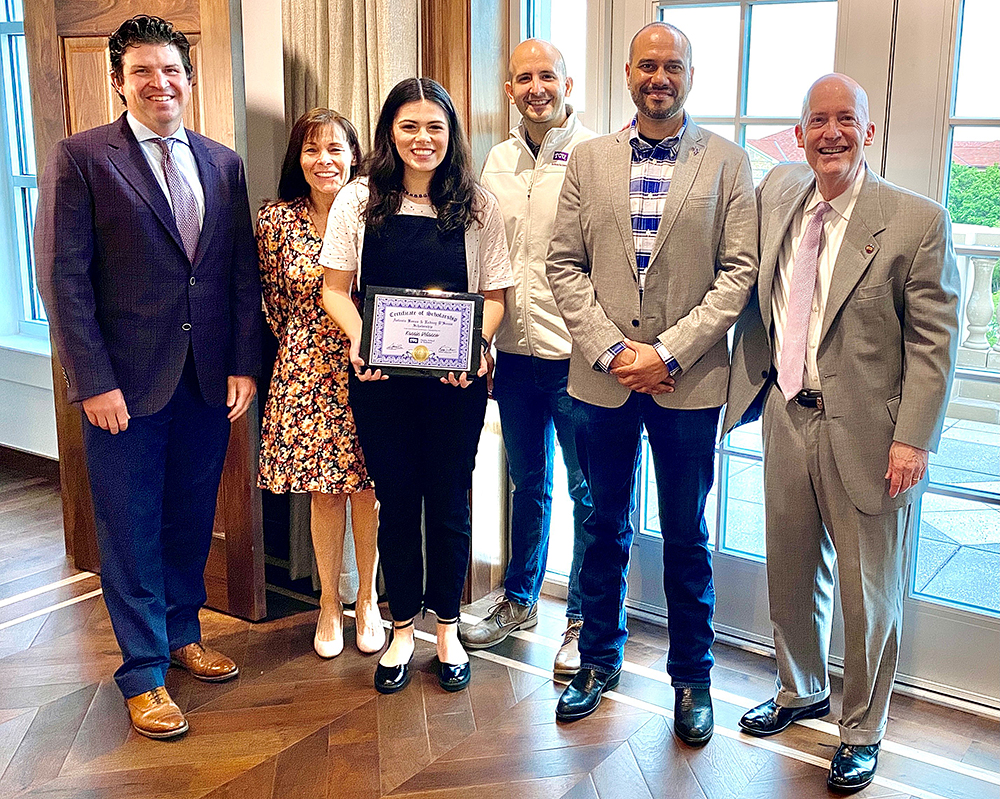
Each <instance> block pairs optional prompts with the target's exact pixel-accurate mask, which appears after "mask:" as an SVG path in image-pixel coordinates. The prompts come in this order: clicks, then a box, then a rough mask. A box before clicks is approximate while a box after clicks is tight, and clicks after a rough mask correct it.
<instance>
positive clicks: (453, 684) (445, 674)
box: [435, 616, 472, 693]
mask: <svg viewBox="0 0 1000 799" xmlns="http://www.w3.org/2000/svg"><path fill="white" fill-rule="evenodd" d="M458 620H459V617H458V616H456V617H455V618H454V619H438V624H456V625H457V624H458ZM435 660H437V664H438V684H439V685H440V686H441V687H442V688H444V690H446V691H451V692H452V693H454V692H455V691H461V690H462V689H463V688H465V686H467V685H468V684H469V679H470V678H471V677H472V669H471V668H470V666H469V661H465V663H458V664H455V663H445V662H444V661H443V660H441V659H440V658H435Z"/></svg>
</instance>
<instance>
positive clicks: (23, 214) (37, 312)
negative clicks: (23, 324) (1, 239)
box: [14, 188, 47, 322]
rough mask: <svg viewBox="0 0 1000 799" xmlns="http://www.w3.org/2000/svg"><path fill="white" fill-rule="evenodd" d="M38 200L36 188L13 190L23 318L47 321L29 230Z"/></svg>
mask: <svg viewBox="0 0 1000 799" xmlns="http://www.w3.org/2000/svg"><path fill="white" fill-rule="evenodd" d="M37 202H38V189H34V188H21V189H15V190H14V208H15V209H16V210H15V214H16V216H15V220H14V221H15V225H16V230H17V250H18V260H19V261H20V263H21V275H22V279H21V285H22V286H24V296H23V297H22V300H23V302H24V318H25V319H28V320H31V321H35V322H45V321H47V319H46V316H45V309H44V308H43V307H42V298H41V295H39V293H38V281H37V280H36V278H35V254H34V248H33V246H32V239H31V231H32V230H34V228H35V204H36V203H37Z"/></svg>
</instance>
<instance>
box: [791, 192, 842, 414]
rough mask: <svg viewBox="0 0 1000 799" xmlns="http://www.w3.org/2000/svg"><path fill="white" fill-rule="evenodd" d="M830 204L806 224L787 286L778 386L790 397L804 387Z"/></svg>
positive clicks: (822, 206) (817, 211) (814, 214)
mask: <svg viewBox="0 0 1000 799" xmlns="http://www.w3.org/2000/svg"><path fill="white" fill-rule="evenodd" d="M829 210H830V203H820V204H819V205H817V206H816V211H815V212H814V213H813V216H812V219H810V220H809V224H808V225H806V232H805V235H803V236H802V241H800V242H799V248H798V249H797V250H796V251H795V263H794V264H793V267H792V280H791V285H790V286H789V288H788V312H787V314H786V315H785V334H784V337H783V338H782V340H781V362H780V363H779V364H778V387H779V388H780V389H781V393H782V394H784V395H785V399H786V400H790V399H791V398H792V397H794V396H795V395H796V394H798V393H799V392H800V391H801V390H802V372H803V370H804V369H805V364H806V341H807V340H808V338H809V318H810V316H811V312H812V301H813V294H814V293H815V291H816V268H817V265H818V264H819V244H820V240H821V239H822V238H823V235H822V234H823V217H824V216H825V215H826V212H827V211H829Z"/></svg>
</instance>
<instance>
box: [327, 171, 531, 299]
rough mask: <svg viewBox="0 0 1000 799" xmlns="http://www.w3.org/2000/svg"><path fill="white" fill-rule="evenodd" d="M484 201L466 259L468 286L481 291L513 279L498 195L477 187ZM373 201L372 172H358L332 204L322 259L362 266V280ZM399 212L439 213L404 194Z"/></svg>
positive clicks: (331, 264) (332, 264) (469, 233)
mask: <svg viewBox="0 0 1000 799" xmlns="http://www.w3.org/2000/svg"><path fill="white" fill-rule="evenodd" d="M476 199H477V201H479V202H481V203H483V214H482V217H483V221H482V224H481V225H480V224H478V223H476V222H473V223H472V225H470V226H469V228H468V230H466V231H465V263H466V268H467V270H468V273H469V289H468V290H469V291H472V292H477V293H482V292H484V291H493V290H495V289H505V288H507V287H508V286H512V285H513V284H514V278H513V275H512V274H511V269H510V256H509V254H508V252H507V234H506V232H505V229H504V224H503V216H502V215H501V213H500V205H499V203H498V202H497V199H496V197H494V196H493V194H491V193H490V192H489V191H487V190H486V189H484V188H481V187H480V188H478V189H477V190H476ZM367 204H368V178H358V179H357V180H353V181H351V182H350V183H348V184H347V185H346V186H344V188H343V189H341V190H340V192H339V193H338V194H337V199H336V200H334V201H333V207H332V208H331V209H330V217H329V219H328V220H327V224H326V235H325V236H324V238H323V249H322V251H321V252H320V255H319V262H320V263H321V264H322V265H323V266H324V267H326V268H327V269H337V270H339V271H343V272H357V278H356V279H357V283H358V285H360V284H361V253H362V252H363V250H364V246H365V221H364V210H365V206H366V205H367ZM399 213H401V214H409V215H411V216H426V217H430V218H431V219H436V218H437V212H436V211H435V210H434V207H433V206H431V205H421V204H419V203H415V202H413V201H411V200H408V199H407V198H406V197H403V202H402V205H401V206H400V209H399Z"/></svg>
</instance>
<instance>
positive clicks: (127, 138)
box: [35, 114, 260, 416]
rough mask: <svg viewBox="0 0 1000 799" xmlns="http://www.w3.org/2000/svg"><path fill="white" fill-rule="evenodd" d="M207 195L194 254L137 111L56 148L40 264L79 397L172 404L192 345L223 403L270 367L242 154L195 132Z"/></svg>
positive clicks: (71, 389)
mask: <svg viewBox="0 0 1000 799" xmlns="http://www.w3.org/2000/svg"><path fill="white" fill-rule="evenodd" d="M187 135H188V141H189V142H190V144H191V149H192V151H193V152H194V157H195V161H196V162H197V164H198V172H199V175H200V177H201V183H202V186H203V188H204V191H205V219H204V223H203V225H202V231H201V237H200V239H199V241H198V251H197V253H196V254H195V258H194V263H192V262H191V261H190V260H189V259H188V257H187V255H186V254H185V252H184V247H183V244H182V242H181V237H180V233H179V232H178V231H177V225H176V223H175V222H174V217H173V214H172V213H171V211H170V205H169V204H168V202H167V198H166V196H165V195H164V193H163V190H162V189H161V188H160V186H159V184H158V183H157V182H156V178H155V177H154V176H153V172H152V170H151V169H150V168H149V164H148V163H147V161H146V159H145V157H144V156H143V153H142V149H141V146H140V145H139V142H138V141H137V140H136V138H135V136H134V134H133V133H132V129H131V128H130V127H129V125H128V122H127V120H126V118H125V115H124V114H122V116H121V117H119V119H118V120H116V121H115V122H112V123H111V124H110V125H102V126H100V127H97V128H93V129H92V130H88V131H84V132H83V133H78V134H76V135H74V136H70V137H69V138H68V139H64V140H63V141H61V142H59V143H58V144H57V145H56V146H55V147H54V148H53V152H52V154H51V156H50V158H49V161H48V164H47V165H46V168H45V171H44V173H43V174H42V176H41V180H40V182H39V193H38V208H37V212H36V217H35V263H36V270H37V274H38V282H39V290H40V292H41V295H42V298H43V299H44V301H45V309H46V312H47V314H48V318H49V325H50V328H51V331H52V333H53V336H54V338H55V342H56V347H57V349H58V353H59V357H60V360H61V362H62V366H63V373H64V377H65V378H66V383H67V395H68V399H69V401H70V402H81V401H83V400H85V399H87V398H88V397H92V396H95V395H97V394H102V393H104V392H106V391H111V390H113V389H115V388H119V389H121V391H122V393H123V395H124V397H125V403H126V405H127V406H128V410H129V414H130V415H132V416H146V415H149V414H152V413H155V412H156V411H158V410H160V409H162V408H163V406H164V405H166V403H167V402H168V400H169V399H170V398H171V396H172V395H173V392H174V390H175V389H176V387H177V384H178V382H179V381H180V377H181V372H182V370H183V368H184V362H185V359H186V357H187V353H188V350H189V349H190V350H191V351H192V353H193V355H194V363H195V368H196V371H197V375H198V384H199V386H200V388H201V394H202V397H204V399H205V401H206V402H207V403H208V404H209V405H213V406H215V405H222V404H223V403H225V400H226V378H227V376H229V375H248V376H256V375H257V373H258V371H259V366H260V273H259V270H258V265H257V249H256V246H255V244H254V238H253V228H252V225H251V221H250V207H249V203H248V200H247V189H246V180H245V177H244V173H243V163H242V161H241V160H240V157H239V156H238V155H237V154H236V153H234V152H233V151H232V150H230V149H228V148H227V147H223V146H222V145H221V144H218V143H217V142H214V141H212V140H211V139H207V138H205V137H204V136H201V135H199V134H197V133H194V132H192V131H187Z"/></svg>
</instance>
